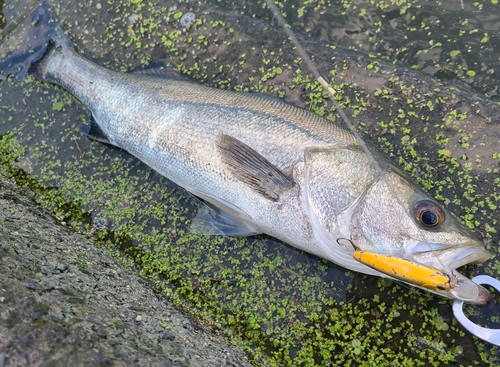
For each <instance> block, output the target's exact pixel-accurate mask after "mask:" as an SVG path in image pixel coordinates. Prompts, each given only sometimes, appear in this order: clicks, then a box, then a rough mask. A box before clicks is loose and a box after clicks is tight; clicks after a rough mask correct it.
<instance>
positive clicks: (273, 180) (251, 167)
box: [217, 134, 295, 201]
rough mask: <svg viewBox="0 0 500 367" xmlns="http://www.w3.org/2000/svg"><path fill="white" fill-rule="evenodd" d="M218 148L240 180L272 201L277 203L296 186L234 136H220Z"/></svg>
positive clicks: (223, 158) (225, 161)
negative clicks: (283, 194) (282, 195)
mask: <svg viewBox="0 0 500 367" xmlns="http://www.w3.org/2000/svg"><path fill="white" fill-rule="evenodd" d="M217 148H218V150H219V152H220V154H221V156H222V161H223V162H224V163H225V164H226V165H227V167H228V168H229V169H230V171H231V172H232V173H233V174H234V175H235V176H236V177H237V178H238V180H240V181H241V182H243V183H245V184H246V185H248V186H249V187H250V188H252V189H253V190H254V191H256V192H258V193H260V194H262V195H263V196H265V197H267V198H268V199H270V200H273V201H277V200H278V199H279V197H280V195H281V194H282V193H283V192H284V191H287V190H290V189H291V188H292V187H293V186H294V185H295V183H294V182H293V181H292V180H290V179H289V178H288V177H286V176H285V175H284V174H283V172H281V171H280V170H279V169H278V168H276V167H275V166H274V165H273V164H272V163H271V162H269V161H268V160H267V159H266V158H264V157H263V156H261V155H260V154H259V153H257V152H256V151H255V150H253V149H252V148H250V147H249V146H248V145H246V144H245V143H242V142H241V141H239V140H238V139H235V138H233V137H232V136H229V135H225V134H220V135H219V138H218V141H217Z"/></svg>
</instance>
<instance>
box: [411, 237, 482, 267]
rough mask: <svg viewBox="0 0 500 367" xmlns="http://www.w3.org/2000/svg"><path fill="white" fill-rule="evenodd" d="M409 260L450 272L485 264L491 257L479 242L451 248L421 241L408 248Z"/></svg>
mask: <svg viewBox="0 0 500 367" xmlns="http://www.w3.org/2000/svg"><path fill="white" fill-rule="evenodd" d="M407 248H408V250H407V254H406V256H405V258H406V259H407V260H411V261H415V262H417V263H420V264H423V265H427V266H431V267H433V268H436V269H439V270H442V271H445V272H449V271H452V270H455V269H457V268H459V267H461V266H463V265H466V264H469V263H475V262H484V261H486V260H488V259H489V258H490V257H491V254H490V252H489V251H487V250H485V249H484V245H483V244H482V243H481V242H479V241H474V240H473V241H470V242H468V243H465V244H463V245H462V246H457V247H449V246H447V245H444V244H439V243H428V242H423V241H419V242H416V243H415V245H413V246H411V245H410V246H408V247H407Z"/></svg>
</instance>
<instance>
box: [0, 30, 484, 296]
mask: <svg viewBox="0 0 500 367" xmlns="http://www.w3.org/2000/svg"><path fill="white" fill-rule="evenodd" d="M55 38H57V37H55ZM61 39H62V38H61V37H59V39H58V40H57V39H56V44H55V45H52V46H49V48H48V50H47V51H46V52H45V54H44V55H43V58H42V59H41V60H40V61H39V62H38V63H37V64H36V65H34V66H33V67H32V71H33V72H34V74H35V76H36V77H38V78H40V79H42V80H46V81H49V82H52V83H55V84H59V85H61V86H62V87H64V88H65V89H67V90H68V91H70V92H71V93H72V94H73V95H74V96H76V97H77V98H78V99H79V100H80V101H81V102H82V103H83V104H85V105H86V106H87V107H88V108H89V110H90V111H91V112H92V116H93V119H94V121H95V124H94V126H92V127H91V130H90V131H89V135H91V136H93V137H94V138H97V139H98V140H102V141H106V142H109V143H111V144H113V145H116V146H118V147H120V148H123V149H125V150H127V151H128V152H129V153H131V154H133V155H134V156H136V157H137V158H139V159H140V160H142V161H143V162H145V163H146V164H147V165H149V166H151V167H152V168H153V169H155V170H156V171H158V172H159V173H160V174H162V175H164V176H165V177H167V178H169V179H170V180H172V181H173V182H175V183H176V184H178V185H179V186H182V187H184V188H185V189H186V190H188V191H189V192H191V193H193V194H194V195H196V196H198V197H200V198H202V199H204V200H206V201H208V202H210V203H211V204H213V205H215V206H216V207H217V208H219V211H218V213H216V214H215V215H213V214H211V215H209V214H207V213H200V214H199V216H198V217H197V218H198V220H197V224H198V228H201V229H202V231H204V232H205V233H211V234H214V233H224V234H226V235H234V236H236V235H252V234H257V233H266V234H268V235H270V236H273V237H276V238H278V239H280V240H282V241H284V242H286V243H288V244H290V245H292V246H294V247H296V248H298V249H301V250H304V251H307V252H309V253H312V254H315V255H318V256H320V257H323V258H325V259H328V260H330V261H332V262H334V263H336V264H338V265H341V266H343V267H345V268H347V269H351V270H355V271H358V272H362V273H366V274H373V275H377V276H387V275H386V274H383V273H381V272H379V271H377V270H375V269H374V268H372V267H369V266H366V265H365V264H362V263H361V262H359V261H357V260H355V259H354V258H353V253H354V250H355V249H357V250H362V251H369V252H373V253H378V254H383V255H392V256H396V257H399V258H401V259H407V260H410V261H415V262H417V263H420V264H423V265H427V266H431V267H434V268H437V269H441V270H443V271H445V272H450V273H451V272H452V271H454V270H455V269H456V268H457V267H459V266H462V265H464V264H467V263H470V262H474V261H484V260H486V259H488V258H489V257H490V254H489V253H488V252H487V251H486V250H485V249H484V247H483V245H482V244H481V243H480V242H479V241H477V240H476V239H474V238H473V236H472V235H471V234H470V233H469V232H468V231H467V230H466V229H465V228H464V227H463V226H462V225H461V224H460V223H459V222H458V221H457V220H456V219H455V218H454V217H453V216H451V215H450V214H448V213H446V212H445V211H444V210H443V209H442V208H440V206H439V205H438V204H437V203H436V202H435V201H434V200H432V199H431V198H430V197H428V196H427V195H426V194H425V193H423V192H422V191H420V190H419V189H418V188H417V187H416V186H415V185H414V184H413V183H411V182H410V181H409V180H408V179H407V178H406V177H405V176H404V175H402V174H401V173H400V172H399V170H398V169H397V168H396V167H394V166H392V164H390V163H388V162H386V161H385V160H384V159H383V158H381V156H380V153H378V152H376V151H374V153H373V154H374V155H375V157H376V158H378V159H379V160H380V162H381V163H380V167H381V169H377V168H376V167H373V165H372V163H371V160H370V159H369V156H368V155H367V153H366V152H365V151H363V150H362V149H360V148H359V146H358V144H357V142H356V139H355V138H354V136H353V135H352V134H351V133H350V132H348V131H347V130H345V129H343V128H341V127H339V126H338V125H336V124H334V123H332V122H329V121H327V120H325V119H323V118H321V117H318V116H316V115H314V114H312V113H310V112H308V111H306V110H304V109H301V108H298V107H296V106H294V105H291V104H287V103H284V102H281V101H279V100H276V99H273V98H266V97H262V96H261V95H259V94H252V93H243V92H233V91H228V90H222V89H214V88H209V87H206V86H203V85H200V84H196V83H193V82H191V81H189V80H185V79H183V78H179V77H170V78H160V77H154V76H147V75H143V74H137V73H136V74H134V73H128V74H125V73H118V72H115V71H112V70H109V69H106V68H104V67H101V66H99V65H96V64H95V63H93V62H91V61H89V60H87V59H85V58H84V57H82V56H80V55H78V54H77V53H76V52H75V51H74V50H73V49H72V48H71V47H70V46H69V42H67V41H61ZM1 68H2V64H0V71H2V70H1ZM380 172H382V174H380ZM422 208H423V209H422ZM422 218H423V219H422ZM422 220H423V221H424V223H422ZM437 220H439V223H437V222H436V221H437ZM436 223H437V224H436ZM428 224H430V225H431V226H428ZM435 224H436V225H435ZM464 279H466V278H464ZM464 284H465V283H464ZM474 287H475V285H472V286H471V285H470V284H467V289H468V290H467V294H462V295H461V294H460V290H458V291H457V289H455V290H454V292H449V291H434V292H435V293H438V294H441V295H443V296H446V297H450V298H457V299H462V300H465V301H468V302H472V303H484V302H485V300H486V298H487V296H486V295H485V293H484V292H486V291H484V292H483V290H482V289H481V287H479V286H478V288H477V294H476V290H475V289H476V288H474ZM463 289H465V286H464V288H463ZM471 289H472V290H471ZM464 292H465V291H464ZM471 294H472V296H471Z"/></svg>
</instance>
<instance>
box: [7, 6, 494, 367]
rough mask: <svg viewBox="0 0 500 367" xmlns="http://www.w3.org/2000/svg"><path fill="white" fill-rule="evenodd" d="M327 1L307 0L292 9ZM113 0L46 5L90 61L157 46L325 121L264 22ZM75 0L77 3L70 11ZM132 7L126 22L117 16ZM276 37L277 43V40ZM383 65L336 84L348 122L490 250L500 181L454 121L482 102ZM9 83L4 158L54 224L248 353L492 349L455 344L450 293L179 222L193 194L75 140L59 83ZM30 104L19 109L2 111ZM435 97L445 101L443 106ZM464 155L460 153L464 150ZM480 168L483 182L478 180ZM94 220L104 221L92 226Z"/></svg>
mask: <svg viewBox="0 0 500 367" xmlns="http://www.w3.org/2000/svg"><path fill="white" fill-rule="evenodd" d="M95 4H96V2H91V5H92V6H95ZM326 4H327V3H326V2H323V1H321V2H318V3H317V4H312V3H310V2H305V3H304V8H303V10H302V11H306V10H307V8H308V7H312V6H314V7H320V6H324V5H326ZM379 4H380V5H379V6H380V7H385V6H386V5H387V6H389V3H384V2H380V3H379ZM384 4H386V5H384ZM346 5H347V3H346ZM102 6H105V4H103V5H102ZM113 6H114V7H115V8H114V9H113V10H110V11H108V12H107V14H106V15H104V17H107V18H104V19H106V20H105V21H101V22H100V23H99V22H96V19H101V18H98V16H97V15H96V12H95V11H94V12H90V13H88V12H86V8H85V7H81V8H80V7H77V8H76V9H64V8H61V9H58V13H59V14H60V16H62V17H64V19H65V21H64V26H65V27H66V28H67V29H68V30H69V31H70V34H71V35H72V36H73V37H74V38H75V43H77V47H79V48H81V50H82V52H83V50H84V51H85V53H88V54H89V55H91V56H93V57H96V58H97V59H98V61H99V62H101V63H102V64H105V65H108V66H109V67H112V68H114V69H118V70H124V71H125V70H127V69H130V68H134V67H137V66H139V65H143V64H147V63H149V61H150V60H157V59H158V60H161V59H164V58H165V56H166V55H168V58H169V59H170V60H169V61H170V62H171V63H172V64H173V65H175V67H176V68H177V69H178V70H180V71H182V72H183V73H185V74H187V75H189V76H190V77H192V78H194V79H197V80H199V81H201V82H205V83H208V84H210V85H213V86H218V87H222V88H234V89H238V90H249V89H252V90H258V91H264V92H267V93H271V94H272V93H279V94H280V95H281V96H288V97H289V98H291V99H292V100H293V101H295V102H296V103H299V104H301V105H304V106H307V108H309V109H311V110H313V111H314V112H316V113H318V114H321V115H324V116H325V117H327V118H329V119H331V120H335V118H336V116H335V113H334V111H333V110H332V109H331V107H330V106H329V104H328V99H327V98H326V95H325V94H324V93H323V91H322V89H321V87H320V86H319V84H318V83H316V82H313V81H311V80H310V78H309V76H308V75H307V70H305V69H303V68H302V66H301V61H300V60H297V59H294V58H293V51H292V50H291V48H290V47H289V46H288V47H287V46H285V45H286V38H284V37H283V36H280V35H279V34H280V32H279V31H277V32H275V33H274V31H273V30H272V29H268V28H267V26H265V27H264V28H262V29H259V30H258V31H257V30H254V34H252V33H251V32H252V30H251V29H248V30H246V31H247V32H248V33H244V32H243V33H240V32H235V31H234V30H235V29H239V27H241V24H238V23H235V22H234V19H231V18H229V19H225V18H223V17H224V14H222V13H217V12H216V11H214V10H213V9H210V8H208V10H207V9H204V10H202V9H200V8H197V7H198V6H200V5H196V4H179V5H178V6H176V8H175V9H169V8H168V7H166V6H164V7H160V6H159V5H158V6H157V5H154V4H152V3H149V2H143V1H135V2H132V3H131V4H129V3H127V2H116V1H115V2H114V4H113ZM349 6H350V5H349ZM346 8H348V7H347V6H346ZM72 11H75V12H76V13H77V14H79V15H78V16H77V17H76V19H77V20H75V19H74V18H75V15H73V14H71V12H72ZM187 11H195V13H196V14H198V15H200V14H202V15H201V16H200V17H198V20H197V22H196V23H195V25H193V26H192V27H191V28H190V29H189V30H182V29H180V28H179V26H178V24H177V23H176V22H175V19H176V18H175V16H176V14H179V13H182V12H184V13H185V12H187ZM405 11H407V8H405ZM134 14H135V15H136V16H137V21H136V22H135V23H132V24H130V23H129V21H128V19H129V17H131V16H132V15H134ZM102 16H103V15H102V14H100V15H99V17H102ZM99 24H102V25H103V27H105V29H104V30H103V29H101V28H100V27H99ZM223 24H224V25H223ZM424 28H425V27H424ZM231 29H232V30H233V31H231ZM249 34H250V36H254V37H255V38H257V37H261V38H263V40H261V39H260V38H259V40H260V41H261V42H263V43H264V45H262V44H260V43H250V42H251V40H250V39H249V37H250V36H249ZM276 37H281V38H280V39H281V40H282V44H283V46H281V47H278V48H276V47H275V45H274V44H273V43H274V42H276ZM266 42H267V43H266ZM278 43H279V42H278ZM249 44H251V45H253V46H251V47H249ZM434 46H436V43H434ZM119 48H124V49H125V50H124V51H123V52H121V50H119ZM288 55H291V57H287V56H288ZM319 57H320V56H318V58H319ZM340 59H341V58H340V57H339V60H338V63H335V64H334V65H333V67H331V68H329V69H328V72H327V73H326V75H331V76H335V77H339V78H341V79H339V80H342V78H344V77H348V76H349V67H348V62H347V61H342V60H340ZM325 64H326V63H325ZM368 65H373V66H372V67H371V68H369V67H368ZM379 65H381V66H383V65H382V62H379V61H377V62H374V61H370V62H369V63H368V64H366V65H365V67H364V69H365V70H366V71H367V72H368V73H369V72H371V73H374V72H375V71H377V74H384V68H383V67H380V66H379ZM330 66H331V65H329V67H330ZM377 68H379V69H377ZM387 79H388V81H387V83H386V84H384V86H383V87H382V88H379V89H377V90H375V91H372V92H370V91H367V90H364V89H363V88H362V87H361V86H358V85H356V84H354V83H352V82H342V83H337V84H336V85H334V88H335V90H336V91H337V95H336V98H337V100H338V101H339V103H341V105H342V106H343V107H344V108H346V109H347V110H348V111H349V113H351V114H352V115H355V116H356V117H357V119H358V120H359V121H360V122H359V125H358V128H359V129H360V130H361V131H363V132H364V134H365V137H366V139H367V140H371V141H372V142H374V143H375V144H376V145H378V146H379V147H381V148H382V149H383V150H385V151H386V152H387V153H389V154H392V155H395V156H396V157H397V161H398V162H399V164H400V165H401V166H402V168H403V169H404V170H405V171H407V172H408V173H409V174H411V175H412V176H413V177H415V179H416V180H417V182H418V183H419V185H420V186H421V187H423V188H425V189H426V190H427V191H430V192H431V193H432V194H433V195H434V196H435V197H437V198H438V199H440V200H442V201H443V202H444V203H445V204H447V205H449V207H450V208H451V209H452V210H454V211H456V212H457V213H459V214H460V215H461V218H462V219H463V220H464V222H465V223H466V225H467V226H469V227H470V228H472V229H477V230H478V231H481V232H483V231H484V238H485V240H486V244H487V246H488V247H489V248H491V249H492V250H493V251H494V252H495V253H496V252H497V250H496V248H495V244H496V243H497V242H498V236H497V235H496V233H495V227H497V219H496V218H497V213H498V211H497V210H498V209H497V208H496V206H497V205H496V204H495V203H497V204H498V201H499V198H498V195H497V194H496V192H495V188H499V187H500V182H499V181H495V179H494V176H487V175H486V176H485V173H484V172H483V171H481V170H480V169H481V165H482V164H486V166H487V167H486V169H491V170H494V169H495V168H494V167H495V166H491V165H488V164H487V163H483V160H482V159H481V157H474V155H473V154H471V152H470V144H471V142H473V141H475V140H476V139H475V137H474V135H475V134H473V133H471V132H470V131H469V130H470V129H463V128H462V127H461V123H462V122H463V121H466V120H467V119H469V118H473V117H475V116H477V115H479V113H477V112H474V111H472V110H468V109H467V106H462V107H457V108H452V109H451V108H449V107H450V106H453V104H452V102H451V101H450V99H451V98H450V99H448V95H446V93H445V92H444V91H443V92H440V91H424V92H421V91H420V89H419V88H421V87H418V86H417V87H415V86H414V85H409V84H408V83H407V82H406V81H405V80H404V78H402V77H401V78H399V77H393V78H387ZM249 82H250V83H249ZM12 88H13V89H12V90H9V89H8V88H2V91H3V95H2V104H5V103H7V104H9V105H11V106H13V107H11V108H9V109H6V110H5V109H4V110H2V115H3V116H4V117H5V116H9V117H12V120H13V121H14V122H15V123H16V124H18V126H23V124H26V123H29V124H30V125H29V126H27V127H26V128H23V129H22V130H20V131H18V132H17V133H10V134H8V135H4V136H3V138H2V140H1V141H0V147H1V148H0V149H2V150H1V152H2V154H1V157H2V169H3V171H4V172H5V173H6V174H9V175H11V176H13V177H15V178H17V181H18V183H19V184H21V185H22V184H28V185H30V187H31V188H32V189H33V191H35V192H36V193H37V194H38V197H37V200H39V202H40V203H43V204H44V205H47V206H49V207H52V208H53V209H54V212H55V215H56V217H57V218H58V219H59V220H60V221H61V222H65V223H67V224H68V225H71V226H73V227H74V228H75V229H77V230H79V231H81V232H83V233H85V234H88V235H91V236H93V237H94V239H95V241H96V243H98V244H100V245H102V246H107V248H108V249H109V252H110V253H112V254H113V255H115V256H116V257H118V258H120V259H122V261H123V262H124V263H125V264H126V265H128V266H131V267H138V269H140V272H141V274H142V275H143V276H144V277H146V278H147V279H149V281H150V282H151V284H152V285H153V286H154V287H155V288H156V289H157V290H158V291H159V292H162V293H163V294H166V295H168V296H169V297H170V298H171V299H172V300H173V301H174V302H175V303H176V304H177V305H178V306H179V307H182V308H184V309H185V310H186V311H188V312H190V313H192V314H193V315H196V316H197V317H199V318H200V319H202V320H203V321H204V322H206V323H208V324H211V325H213V327H214V328H215V329H217V330H221V331H222V332H223V333H224V334H226V335H227V336H228V337H230V338H231V340H234V342H235V343H238V344H241V345H242V346H244V347H245V348H246V350H247V352H248V353H249V355H250V356H251V358H252V360H253V361H254V362H255V364H256V365H293V366H300V365H307V366H314V365H318V366H320V365H321V366H329V365H331V366H336V365H348V364H356V365H363V363H366V365H373V364H375V365H380V366H385V365H387V366H389V365H436V366H439V365H444V364H453V363H457V364H460V362H457V356H456V354H455V353H453V351H454V350H456V349H457V348H464V349H465V351H464V353H463V354H462V358H463V359H465V360H466V361H471V360H472V359H476V363H484V365H488V364H489V365H495V363H498V351H497V350H496V349H495V348H496V347H490V346H487V345H485V344H483V343H481V342H479V341H477V340H475V341H474V343H473V344H474V345H476V346H477V348H478V351H479V352H477V351H475V350H472V349H471V348H470V347H468V346H465V347H462V345H466V344H469V343H472V341H471V340H472V338H470V337H468V336H467V335H465V334H464V332H463V331H462V330H461V329H460V327H459V326H458V325H457V322H456V321H455V320H451V321H450V320H449V318H450V310H449V308H450V303H449V301H446V300H441V299H437V298H436V297H433V296H431V295H428V294H423V293H421V292H419V291H417V290H415V289H411V290H409V289H403V288H401V287H400V286H394V285H393V284H392V283H391V282H390V281H387V280H382V279H379V280H377V279H373V278H370V277H364V276H359V275H355V276H353V275H350V274H345V272H344V270H342V269H340V268H338V267H335V266H333V265H332V264H329V263H327V262H326V261H323V260H321V259H317V258H315V257H312V256H309V255H306V254H301V253H298V252H297V251H295V250H294V249H292V248H290V247H289V246H286V245H284V244H282V243H279V242H276V241H274V240H272V239H270V238H268V237H264V236H259V237H257V238H255V239H242V238H237V239H227V238H222V237H206V236H202V235H199V234H193V233H190V232H189V230H188V228H189V223H190V220H191V218H192V217H193V216H194V214H195V213H196V208H197V207H198V205H199V204H198V202H197V200H196V199H194V198H193V197H192V196H191V195H189V194H187V193H186V192H184V191H183V190H180V189H178V188H176V187H174V186H173V185H171V184H170V183H169V182H168V181H167V180H166V179H164V178H162V177H160V176H159V175H157V174H156V173H155V172H153V171H152V170H151V169H149V168H148V167H145V166H144V165H143V164H142V163H140V162H138V161H137V160H135V159H134V158H133V157H130V156H129V155H127V154H126V153H124V152H121V151H117V150H113V149H110V148H109V147H106V146H103V145H101V144H98V143H90V142H88V141H87V140H86V139H85V138H84V137H82V135H81V133H80V132H79V131H78V126H77V123H79V122H81V121H83V120H84V119H85V113H86V112H85V110H84V109H83V108H82V106H81V105H79V104H78V103H75V101H74V100H73V99H72V98H71V97H70V96H69V94H67V93H65V92H64V91H62V90H60V89H58V88H54V87H52V86H48V85H43V84H40V83H36V82H34V81H32V80H28V81H27V82H26V83H25V84H24V85H22V86H20V87H17V88H19V89H18V90H17V91H18V93H17V95H23V101H18V102H13V99H12V100H11V101H10V102H9V97H8V93H14V94H15V93H16V89H15V88H16V87H12ZM7 90H9V91H8V92H7ZM298 91H300V92H302V96H301V97H302V98H298V97H297V94H298V93H297V92H298ZM440 93H441V94H440ZM34 100H36V101H37V103H33V101H34ZM31 105H34V106H35V107H33V108H31V109H29V112H28V116H25V115H18V114H16V113H14V112H16V111H17V110H21V109H24V108H26V107H21V106H31ZM12 108H15V109H16V111H14V110H13V109H12ZM445 108H447V109H448V111H449V112H448V113H446V115H445V116H444V117H443V115H442V111H444V110H445ZM474 110H476V109H474ZM6 120H8V119H6ZM32 121H35V124H32ZM75 122H76V123H75ZM32 125H33V126H32ZM59 126H62V128H60V127H59ZM424 129H428V131H432V132H433V134H434V135H432V136H431V139H428V138H425V137H424V136H422V134H421V131H424ZM468 144H469V145H468ZM464 154H465V155H467V156H471V157H473V158H471V159H467V160H465V164H461V163H460V159H461V158H462V157H463V155H464ZM491 154H494V153H491ZM491 154H490V155H491ZM478 160H479V162H478ZM16 162H17V163H16ZM40 162H43V164H40ZM468 163H470V164H469V165H467V164H468ZM496 167H498V164H497V165H496ZM478 169H479V170H480V171H478ZM27 172H30V173H29V174H28V173H27ZM491 174H492V175H493V173H491ZM479 177H482V178H485V179H486V180H488V181H489V182H491V183H492V185H489V186H485V185H484V184H483V185H480V184H479V183H478V178H479ZM481 203H482V204H481ZM98 219H105V220H106V221H107V222H108V225H107V226H105V227H104V228H103V227H102V226H97V223H98V222H99V221H98ZM468 271H469V273H477V272H486V273H488V274H492V275H494V276H495V275H496V276H498V273H499V264H498V262H496V261H495V260H493V261H490V262H489V263H488V264H487V265H486V266H485V267H482V268H471V267H469V268H468ZM353 282H354V283H353ZM346 289H347V291H346ZM380 295H382V297H380ZM381 298H382V299H383V302H382V301H381ZM445 324H446V325H448V329H446V326H444V325H445ZM465 364H467V363H465Z"/></svg>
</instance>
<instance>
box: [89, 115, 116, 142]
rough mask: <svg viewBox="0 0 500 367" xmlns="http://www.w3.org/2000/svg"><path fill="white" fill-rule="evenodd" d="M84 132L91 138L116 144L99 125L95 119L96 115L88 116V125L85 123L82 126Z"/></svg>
mask: <svg viewBox="0 0 500 367" xmlns="http://www.w3.org/2000/svg"><path fill="white" fill-rule="evenodd" d="M81 130H82V132H83V133H84V134H86V135H87V136H88V137H89V138H90V139H93V140H97V141H100V142H101V143H105V144H111V145H114V144H113V143H111V142H110V141H109V138H108V137H107V136H106V134H105V133H104V132H103V131H102V129H101V128H100V127H99V125H98V124H97V122H96V121H95V119H94V116H92V115H89V116H88V118H87V125H83V126H82V128H81Z"/></svg>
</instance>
